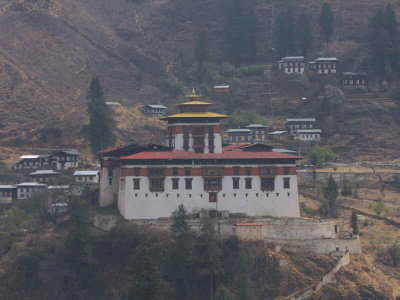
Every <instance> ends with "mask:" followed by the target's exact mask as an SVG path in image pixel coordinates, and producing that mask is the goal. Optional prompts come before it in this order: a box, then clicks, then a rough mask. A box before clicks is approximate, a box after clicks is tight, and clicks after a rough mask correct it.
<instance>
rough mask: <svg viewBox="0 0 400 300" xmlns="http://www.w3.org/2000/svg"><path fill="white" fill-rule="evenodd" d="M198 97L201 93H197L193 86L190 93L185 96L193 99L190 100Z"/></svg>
mask: <svg viewBox="0 0 400 300" xmlns="http://www.w3.org/2000/svg"><path fill="white" fill-rule="evenodd" d="M200 97H201V95H197V94H196V90H195V89H194V88H193V89H192V93H190V94H187V95H186V98H189V99H193V100H192V101H194V99H197V98H200Z"/></svg>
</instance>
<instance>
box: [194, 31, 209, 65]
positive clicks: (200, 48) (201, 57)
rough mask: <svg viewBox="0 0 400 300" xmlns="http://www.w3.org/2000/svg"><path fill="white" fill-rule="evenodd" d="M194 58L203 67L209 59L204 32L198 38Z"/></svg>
mask: <svg viewBox="0 0 400 300" xmlns="http://www.w3.org/2000/svg"><path fill="white" fill-rule="evenodd" d="M194 56H195V58H196V61H197V63H198V64H199V65H202V64H203V63H204V62H205V61H206V60H207V58H208V49H207V41H206V35H205V33H204V31H201V32H200V33H199V35H198V36H197V41H196V47H195V48H194Z"/></svg>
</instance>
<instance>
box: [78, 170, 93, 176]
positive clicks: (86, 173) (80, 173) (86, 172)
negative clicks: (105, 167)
mask: <svg viewBox="0 0 400 300" xmlns="http://www.w3.org/2000/svg"><path fill="white" fill-rule="evenodd" d="M97 175H99V171H97V170H84V171H75V172H74V176H97Z"/></svg>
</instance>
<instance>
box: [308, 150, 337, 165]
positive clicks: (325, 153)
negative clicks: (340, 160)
mask: <svg viewBox="0 0 400 300" xmlns="http://www.w3.org/2000/svg"><path fill="white" fill-rule="evenodd" d="M335 158H336V155H335V153H333V151H332V150H331V149H322V148H319V147H317V148H313V149H312V150H311V151H310V154H309V160H310V163H311V164H312V165H316V166H320V165H322V164H323V163H326V162H331V161H334V160H335Z"/></svg>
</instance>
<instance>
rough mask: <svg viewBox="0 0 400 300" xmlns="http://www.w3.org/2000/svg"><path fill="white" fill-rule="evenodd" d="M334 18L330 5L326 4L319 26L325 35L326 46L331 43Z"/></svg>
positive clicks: (323, 7)
mask: <svg viewBox="0 0 400 300" xmlns="http://www.w3.org/2000/svg"><path fill="white" fill-rule="evenodd" d="M333 23H334V16H333V12H332V10H331V6H330V4H329V3H326V2H325V3H324V5H323V6H322V11H321V15H320V17H319V25H320V26H321V29H322V32H323V34H324V38H325V42H326V44H328V43H329V41H330V39H331V36H332V34H333Z"/></svg>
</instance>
